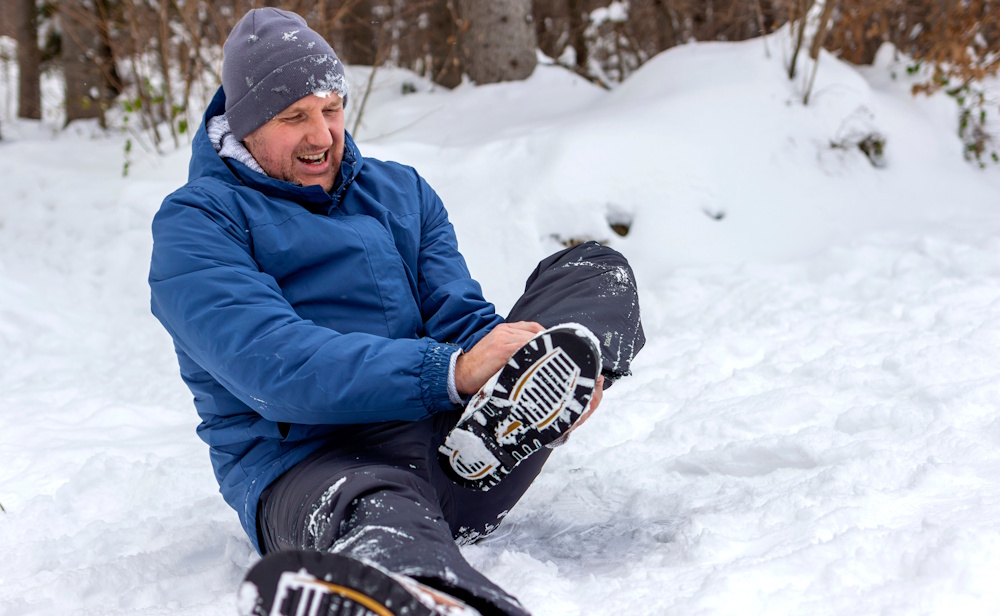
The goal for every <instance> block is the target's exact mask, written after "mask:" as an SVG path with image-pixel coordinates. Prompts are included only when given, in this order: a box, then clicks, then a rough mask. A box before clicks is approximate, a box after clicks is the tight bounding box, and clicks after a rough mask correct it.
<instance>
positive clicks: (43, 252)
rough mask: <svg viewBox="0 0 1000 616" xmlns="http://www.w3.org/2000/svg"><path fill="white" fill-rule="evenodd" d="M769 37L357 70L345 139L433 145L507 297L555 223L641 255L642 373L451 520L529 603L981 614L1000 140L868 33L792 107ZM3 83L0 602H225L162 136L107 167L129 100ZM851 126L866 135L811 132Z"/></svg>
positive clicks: (998, 387)
mask: <svg viewBox="0 0 1000 616" xmlns="http://www.w3.org/2000/svg"><path fill="white" fill-rule="evenodd" d="M780 47H781V44H780V40H778V39H776V38H772V39H771V40H770V50H771V55H772V56H773V57H771V58H768V57H767V56H766V55H765V48H764V45H763V44H762V42H761V41H760V40H757V41H748V42H745V43H738V44H697V45H690V46H686V47H682V48H677V49H674V50H671V51H669V52H667V53H665V54H662V55H661V56H659V57H657V58H655V59H654V60H653V61H651V62H650V63H648V64H647V65H646V66H645V67H644V68H643V69H642V70H641V71H639V72H638V73H637V74H635V75H634V76H633V77H632V78H630V79H629V81H627V82H626V83H625V84H623V85H622V86H621V87H619V88H617V89H616V90H615V91H612V92H606V91H603V90H600V89H598V88H596V87H594V86H593V85H591V84H588V83H587V82H585V81H582V80H580V79H578V78H576V77H574V76H572V75H570V74H569V73H567V72H565V71H562V70H560V69H558V68H553V67H545V66H541V67H539V68H538V70H537V71H536V73H535V74H534V75H533V76H532V77H531V78H530V79H529V80H527V81H525V82H522V83H513V84H502V85H495V86H486V87H472V86H463V87H460V88H458V89H457V90H455V91H453V92H447V91H443V90H439V89H433V88H431V87H430V86H429V85H428V84H427V83H425V82H423V81H421V80H419V79H418V78H416V77H413V76H412V75H409V74H407V73H404V72H401V71H390V70H382V71H380V72H379V75H380V78H381V81H380V82H379V83H378V84H377V87H376V90H375V92H374V93H373V95H372V98H371V99H370V101H369V106H368V108H367V109H366V111H365V114H364V117H363V123H362V125H361V127H360V129H359V131H358V138H359V143H360V146H361V149H362V152H363V153H365V154H367V155H369V156H376V157H381V158H390V159H395V160H400V161H402V162H407V163H410V164H413V165H415V166H416V167H417V168H418V169H419V170H420V171H421V172H422V173H423V174H424V175H425V177H427V178H428V180H429V181H430V182H431V184H432V185H433V186H434V187H435V188H436V189H437V190H438V192H439V193H440V194H441V195H442V197H443V199H444V201H445V203H446V204H447V206H448V207H449V210H450V212H451V215H452V219H453V221H454V222H455V225H456V227H457V229H458V233H459V240H460V244H461V248H462V249H463V251H464V252H465V254H466V256H467V259H468V261H469V264H470V267H471V269H472V270H473V273H474V275H475V276H476V277H477V278H479V279H480V280H481V281H482V282H483V285H484V288H485V289H486V292H487V296H488V297H490V298H492V299H493V300H494V301H495V302H496V303H497V305H498V307H499V309H500V310H506V309H507V308H509V307H510V306H511V305H512V304H513V302H514V300H515V299H516V297H517V295H518V292H519V290H520V288H521V285H522V284H523V279H524V278H525V277H526V276H527V274H528V273H529V272H530V270H531V269H532V267H533V266H534V264H535V262H536V261H537V260H538V259H540V258H542V257H543V256H545V255H546V254H548V253H549V252H552V251H554V250H556V249H557V248H559V247H560V245H559V243H558V241H557V238H562V239H566V238H570V237H576V238H581V237H590V238H595V239H600V240H607V241H609V243H610V244H611V245H612V246H614V247H616V248H618V249H619V250H621V251H622V252H624V253H625V254H626V255H627V256H628V257H629V258H630V259H631V260H632V262H633V265H634V267H635V270H636V274H637V277H638V281H639V288H640V297H641V300H642V310H643V319H644V322H645V327H646V333H647V336H648V338H649V342H648V344H647V347H646V349H645V350H644V351H643V352H642V354H640V356H639V357H638V359H637V361H636V363H635V366H634V368H635V375H634V377H632V378H631V379H627V380H624V381H622V382H620V383H619V384H617V385H616V386H615V387H614V388H613V389H611V390H609V391H608V393H607V395H606V396H605V402H604V404H603V405H602V407H601V410H600V412H599V413H598V414H596V415H595V416H594V418H593V419H592V420H591V421H590V422H589V423H588V424H587V426H585V427H584V428H582V429H581V430H579V431H578V432H577V433H576V434H575V435H574V437H573V439H572V440H571V442H570V444H569V445H568V446H566V447H563V448H561V449H560V450H559V451H557V452H556V454H555V455H554V456H553V457H552V459H551V462H550V465H549V468H548V469H547V472H546V473H544V474H543V476H542V477H541V478H540V479H539V480H538V482H537V483H536V485H535V486H534V487H533V488H532V490H531V491H529V493H528V494H527V495H526V497H525V498H524V500H523V501H522V502H521V504H519V506H518V507H517V508H516V509H515V510H514V511H513V512H512V513H511V515H510V516H509V517H508V518H507V521H506V522H505V524H504V526H503V527H501V529H500V530H498V531H497V533H496V534H495V535H494V536H493V538H491V539H490V540H489V541H487V542H485V543H482V544H479V545H476V546H471V547H468V548H465V553H466V555H467V556H468V558H469V559H470V561H471V562H472V563H473V564H475V565H476V566H477V567H479V568H480V569H481V570H483V571H484V572H485V573H486V574H487V575H489V576H490V577H491V578H493V579H494V580H496V581H497V582H498V583H500V584H501V585H503V586H504V587H506V588H508V589H509V590H511V591H512V592H514V593H515V594H516V595H518V596H519V597H520V598H521V599H522V601H523V602H524V603H525V604H526V605H527V606H528V607H529V608H530V609H531V610H532V611H533V612H535V613H536V614H539V615H555V614H559V615H590V614H649V615H660V614H681V615H690V614H768V615H771V614H795V615H801V614H852V615H853V614H953V613H960V614H997V613H1000V585H997V583H996V580H997V579H1000V516H998V515H997V512H998V511H1000V168H998V167H996V166H990V167H989V168H987V169H986V170H980V169H978V168H976V167H974V166H973V165H970V164H968V163H966V162H964V161H963V159H962V155H961V148H962V146H961V143H960V142H959V140H958V138H957V137H956V136H955V128H956V114H957V108H956V106H955V103H954V102H953V101H952V100H950V99H948V98H947V97H945V96H943V95H939V96H936V97H933V98H930V99H927V98H919V99H914V98H912V97H911V96H910V95H909V93H908V88H909V85H910V83H909V82H908V81H907V80H908V79H909V77H907V76H906V71H905V65H903V64H895V63H894V60H893V58H892V57H891V53H886V54H883V56H882V57H881V58H880V61H879V63H878V64H877V66H875V67H870V68H864V69H857V68H854V67H851V66H848V65H845V64H842V63H839V62H838V61H836V60H835V59H833V58H831V57H829V56H824V57H823V58H822V59H821V65H820V70H819V75H818V81H817V85H816V89H815V93H814V99H813V101H812V103H811V104H810V106H808V107H805V106H803V105H802V104H801V103H800V102H799V101H800V97H799V92H800V90H801V84H802V79H797V80H795V81H789V80H788V79H787V78H786V77H785V76H784V75H783V67H782V62H781V59H780V57H781V54H780ZM893 74H895V75H896V77H895V78H893ZM351 75H352V77H353V79H354V81H355V84H356V89H355V92H356V93H360V91H361V88H362V87H363V83H362V82H363V80H364V79H365V76H366V73H365V71H364V70H361V69H357V70H352V71H351ZM404 82H409V83H411V84H412V85H415V86H416V89H417V90H418V92H417V93H416V94H410V95H406V96H403V95H402V93H401V92H402V84H403V83H404ZM9 84H10V81H9V80H8V81H5V82H2V83H0V88H8V87H9ZM356 99H360V96H358V97H356ZM9 100H11V97H10V94H9V91H7V90H4V91H3V92H0V101H9ZM15 100H16V99H15ZM4 110H5V111H4V113H6V114H7V115H4V116H3V117H0V129H2V132H3V136H4V140H3V141H0V417H2V419H0V504H2V506H3V507H4V509H5V511H6V512H5V513H0V553H2V554H3V557H2V558H0V614H2V615H4V616H20V615H27V614H46V615H48V614H60V615H65V614H87V615H101V616H111V615H115V614H122V615H125V614H128V615H148V616H153V615H168V614H169V615H171V616H178V615H185V616H187V615H191V616H193V615H221V614H231V613H234V609H235V608H234V606H235V593H234V590H235V588H236V586H237V583H238V581H239V579H240V578H241V576H242V574H243V572H244V571H245V570H246V568H247V567H248V566H249V565H250V564H251V563H252V562H253V561H254V560H255V559H256V555H255V554H254V553H253V551H252V548H251V547H250V544H249V541H248V540H247V539H246V538H245V537H244V535H243V532H242V530H241V528H240V526H239V524H238V522H237V518H236V515H235V513H233V512H232V511H230V510H229V509H228V507H227V506H226V505H225V503H224V502H223V500H222V498H221V497H220V496H219V495H218V494H217V491H216V485H215V482H214V479H213V477H212V473H211V469H210V465H209V461H208V455H207V448H206V447H205V446H204V445H203V444H202V443H201V441H199V440H198V438H197V437H196V435H195V432H194V429H195V426H196V424H197V416H196V414H195V412H194V409H193V406H192V404H191V401H190V395H189V394H188V392H187V390H186V389H185V388H184V386H183V384H182V383H181V381H180V378H179V377H178V374H177V368H176V365H175V360H174V357H173V351H172V346H171V343H170V340H169V338H168V337H167V335H166V334H165V333H164V332H163V331H162V330H161V328H160V326H159V325H158V324H157V323H156V321H155V320H154V319H153V317H152V316H150V314H149V310H148V288H147V286H146V282H145V277H146V268H147V265H148V258H149V251H150V245H151V239H150V234H149V224H150V220H151V218H152V216H153V214H154V212H155V211H156V208H157V207H158V205H159V202H160V200H161V199H162V198H163V196H164V195H166V194H167V193H168V192H170V191H171V190H173V189H174V188H176V187H177V186H179V185H180V184H182V183H183V182H184V179H185V176H186V164H187V153H186V151H180V152H177V153H174V154H170V155H168V156H166V157H164V158H157V157H154V156H149V155H143V154H141V153H138V154H136V155H135V156H136V160H135V162H134V163H133V165H132V169H131V172H130V174H129V177H128V178H127V179H123V178H122V177H121V168H122V163H123V141H124V137H122V136H121V135H117V134H104V133H101V132H99V131H97V130H95V129H94V128H93V127H91V126H87V125H81V126H74V127H71V128H70V129H68V130H67V131H63V132H59V131H58V130H57V127H58V124H57V123H56V122H55V121H53V120H51V119H49V120H47V121H45V122H43V123H34V122H24V121H16V120H14V119H12V118H11V117H10V108H9V104H8V105H7V106H6V107H4ZM995 111H996V107H995V106H994V108H993V112H994V113H995ZM994 120H996V118H994ZM349 122H352V121H349ZM994 126H996V125H994ZM871 131H877V132H879V133H881V134H882V135H883V136H884V137H885V139H886V159H885V163H886V164H885V166H884V167H883V168H875V167H873V166H872V165H871V164H870V163H869V162H868V160H867V159H866V158H865V157H864V155H863V154H862V153H861V152H860V151H858V150H856V149H848V150H844V149H835V148H831V147H830V142H831V141H836V140H841V139H844V138H849V137H850V136H851V135H853V134H856V133H857V134H866V133H867V132H871ZM609 220H610V221H611V222H620V221H623V220H627V221H631V223H632V226H631V232H630V233H629V234H628V235H627V236H626V237H619V236H617V235H616V234H614V233H613V232H612V231H611V230H610V228H609V225H608V222H609Z"/></svg>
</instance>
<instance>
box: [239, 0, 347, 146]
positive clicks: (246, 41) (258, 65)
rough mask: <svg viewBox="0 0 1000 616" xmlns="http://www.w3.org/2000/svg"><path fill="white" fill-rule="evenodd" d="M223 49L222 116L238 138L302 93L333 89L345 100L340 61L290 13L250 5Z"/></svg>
mask: <svg viewBox="0 0 1000 616" xmlns="http://www.w3.org/2000/svg"><path fill="white" fill-rule="evenodd" d="M223 51H224V53H225V59H224V60H223V63H222V89H223V91H224V92H225V93H226V119H227V120H229V127H230V128H231V129H232V131H233V136H235V137H236V138H237V139H239V140H241V141H242V140H243V138H244V137H246V136H247V135H249V134H250V133H252V132H253V131H255V130H257V128H259V127H261V126H263V125H264V124H266V123H267V121H268V120H270V119H271V118H273V117H274V116H276V115H278V114H279V113H281V112H282V111H284V110H285V109H287V108H288V106H289V105H291V104H292V103H294V102H296V101H298V100H299V99H301V98H302V97H304V96H306V95H307V94H320V95H326V94H328V93H330V92H336V93H337V94H339V95H340V97H341V98H342V99H344V105H345V106H346V105H347V91H348V84H347V79H346V77H345V76H344V65H343V64H341V62H340V59H339V58H337V54H335V53H333V49H332V48H331V47H330V45H329V43H327V42H326V41H325V40H323V37H321V36H320V35H319V34H317V33H316V32H314V31H313V30H310V29H309V26H308V25H306V21H305V20H304V19H302V18H301V17H299V16H298V15H296V14H295V13H290V12H288V11H282V10H281V9H275V8H265V9H253V10H251V11H250V12H248V13H247V14H246V15H244V16H243V19H241V20H240V21H239V23H237V24H236V26H235V27H234V28H233V31H232V32H231V33H230V34H229V38H228V39H226V44H225V45H224V46H223Z"/></svg>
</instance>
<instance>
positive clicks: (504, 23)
mask: <svg viewBox="0 0 1000 616" xmlns="http://www.w3.org/2000/svg"><path fill="white" fill-rule="evenodd" d="M457 7H458V16H459V19H460V27H459V32H460V34H459V37H458V43H459V46H460V49H461V57H462V66H463V68H464V70H465V74H467V75H468V76H469V78H470V79H471V80H472V81H474V82H475V83H479V84H483V83H496V82H498V81H515V80H518V79H524V78H526V77H528V76H529V75H531V73H532V72H533V71H534V70H535V64H536V63H537V56H536V55H535V49H536V48H537V47H538V45H537V39H536V36H535V28H534V25H533V24H532V20H533V18H532V12H531V0H493V1H491V2H483V1H482V0H457Z"/></svg>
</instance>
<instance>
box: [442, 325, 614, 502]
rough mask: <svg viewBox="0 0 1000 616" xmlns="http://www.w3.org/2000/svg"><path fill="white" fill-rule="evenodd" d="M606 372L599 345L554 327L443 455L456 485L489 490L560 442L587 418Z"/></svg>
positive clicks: (511, 365)
mask: <svg viewBox="0 0 1000 616" xmlns="http://www.w3.org/2000/svg"><path fill="white" fill-rule="evenodd" d="M600 371H601V353H600V346H599V343H598V342H597V340H596V338H594V336H593V334H591V333H590V331H589V330H587V329H586V328H584V327H582V326H579V325H575V324H571V323H569V324H563V325H557V326H555V327H552V328H549V329H547V330H545V331H544V332H542V333H541V334H538V335H537V336H536V337H534V338H533V339H531V340H530V341H529V342H528V343H527V344H525V345H524V346H523V347H521V348H520V349H519V350H518V351H517V352H516V353H514V355H513V357H511V358H510V360H509V361H508V362H507V365H505V366H504V368H503V369H502V370H501V371H500V374H499V375H498V376H497V380H496V384H495V385H494V386H493V389H492V391H491V392H490V394H489V395H485V394H483V392H480V393H479V394H477V395H476V397H474V398H473V400H472V401H470V402H469V406H468V408H467V409H466V412H465V413H464V415H463V417H462V419H461V420H460V421H459V423H458V425H457V426H456V427H455V428H454V429H453V430H452V431H451V432H450V433H449V434H448V437H447V439H446V440H445V442H444V444H443V445H442V446H441V447H440V448H439V449H438V456H439V458H440V460H441V464H442V466H443V468H444V469H445V472H447V473H448V475H449V476H450V478H451V479H452V480H453V481H455V482H456V483H458V484H459V485H462V486H464V487H466V488H470V489H474V490H489V489H490V488H492V487H493V486H495V485H497V484H498V483H500V481H501V480H502V479H503V478H504V477H505V476H507V475H508V474H509V473H510V472H511V471H512V470H514V467H516V466H517V465H518V464H519V463H520V462H521V461H522V460H524V459H526V458H527V457H528V456H530V455H532V454H533V453H535V452H536V451H538V450H539V449H541V448H542V447H544V446H545V445H548V444H549V443H551V442H553V441H555V440H556V439H558V438H559V437H561V436H562V435H563V434H565V433H566V431H567V430H569V429H570V428H571V427H572V426H573V424H574V423H576V420H577V419H579V418H580V416H581V415H582V414H583V412H584V410H585V409H586V408H587V404H588V403H589V402H590V398H591V396H592V395H593V393H594V386H595V384H596V379H597V375H598V374H600Z"/></svg>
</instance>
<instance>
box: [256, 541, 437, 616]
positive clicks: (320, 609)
mask: <svg viewBox="0 0 1000 616" xmlns="http://www.w3.org/2000/svg"><path fill="white" fill-rule="evenodd" d="M237 604H238V605H237V606H238V610H239V614H240V616H396V615H397V614H406V615H407V616H409V615H413V616H433V612H432V611H431V610H430V609H429V608H427V607H426V606H424V605H423V604H422V603H420V601H418V600H417V598H416V597H414V596H413V595H412V594H410V592H409V591H407V590H406V588H404V587H403V586H402V585H401V584H400V583H399V582H397V581H396V580H394V579H393V578H392V577H391V576H389V575H388V574H387V573H385V572H383V571H382V570H380V569H378V568H377V567H373V566H370V565H367V564H365V563H363V562H361V561H358V560H355V559H353V558H348V557H346V556H340V555H338V554H329V553H325V552H318V551H311V550H289V551H283V552H275V553H273V554H269V555H267V556H265V557H264V558H263V559H261V560H260V561H259V562H258V563H257V564H256V565H254V566H253V567H252V568H251V569H250V571H249V573H247V575H246V577H245V578H244V580H243V584H241V585H240V590H239V597H238V600H237Z"/></svg>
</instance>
